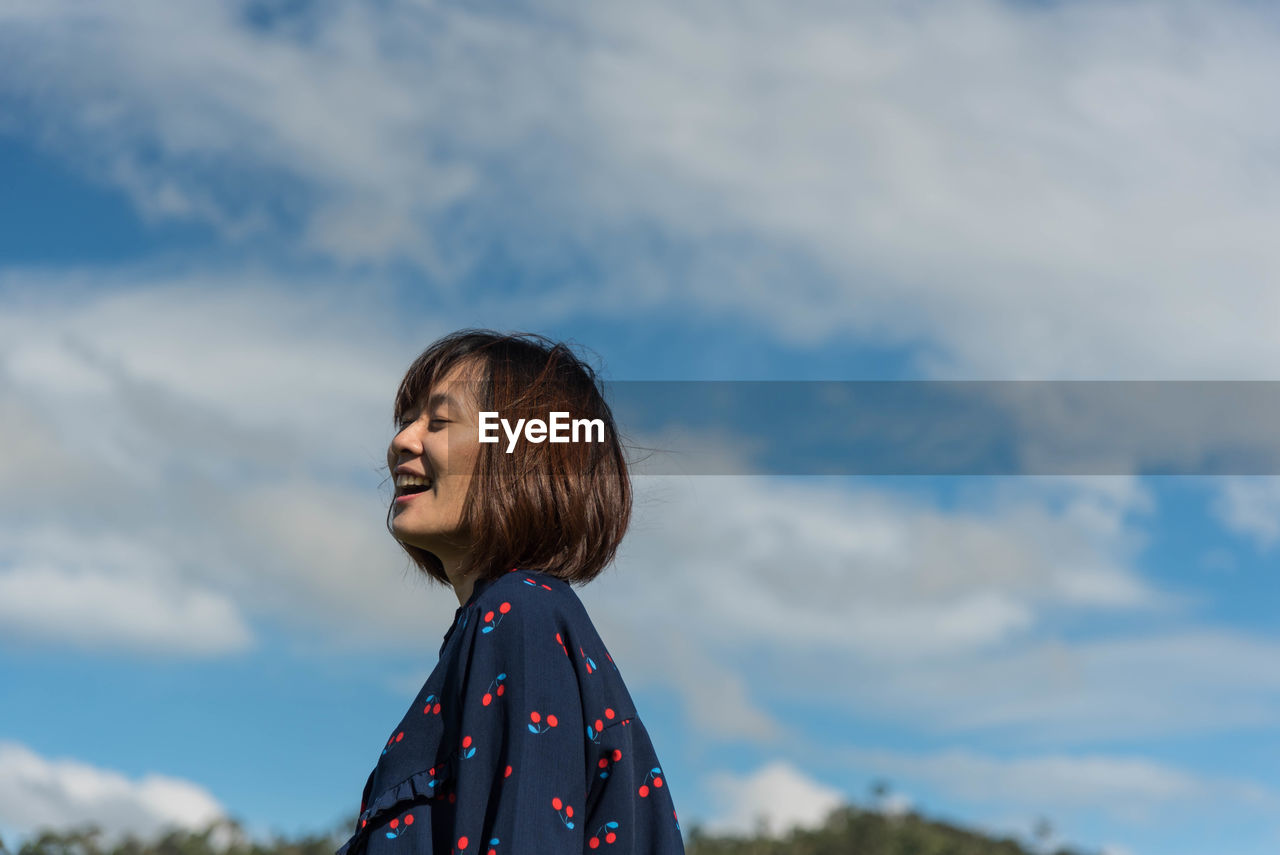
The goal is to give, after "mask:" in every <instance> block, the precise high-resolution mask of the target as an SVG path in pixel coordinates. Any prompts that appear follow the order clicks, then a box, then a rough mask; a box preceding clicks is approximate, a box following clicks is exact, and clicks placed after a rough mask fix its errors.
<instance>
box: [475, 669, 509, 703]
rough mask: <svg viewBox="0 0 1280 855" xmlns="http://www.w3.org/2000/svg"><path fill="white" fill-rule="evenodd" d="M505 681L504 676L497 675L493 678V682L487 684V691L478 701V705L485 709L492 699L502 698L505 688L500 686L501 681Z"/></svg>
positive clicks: (505, 677)
mask: <svg viewBox="0 0 1280 855" xmlns="http://www.w3.org/2000/svg"><path fill="white" fill-rule="evenodd" d="M505 679H507V675H506V674H499V675H498V676H496V677H494V678H493V681H492V682H490V683H489V690H488V691H487V692H485V693H484V697H483V698H481V699H480V703H481V704H483V705H484V706H486V707H487V706H489V704H491V703H493V699H494V698H495V697H499V698H500V697H502V693H503V692H504V691H505V690H506V688H507V687H506V686H504V685H502V681H503V680H505Z"/></svg>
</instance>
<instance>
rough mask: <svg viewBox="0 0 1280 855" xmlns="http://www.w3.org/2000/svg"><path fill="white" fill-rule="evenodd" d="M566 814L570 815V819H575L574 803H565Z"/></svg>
mask: <svg viewBox="0 0 1280 855" xmlns="http://www.w3.org/2000/svg"><path fill="white" fill-rule="evenodd" d="M564 814H565V816H567V817H569V819H573V805H565V806H564Z"/></svg>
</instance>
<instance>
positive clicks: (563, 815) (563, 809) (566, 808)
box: [551, 796, 573, 828]
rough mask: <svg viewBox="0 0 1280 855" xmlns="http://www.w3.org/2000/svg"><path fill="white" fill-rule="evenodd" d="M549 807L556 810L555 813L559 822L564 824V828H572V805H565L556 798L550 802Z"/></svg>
mask: <svg viewBox="0 0 1280 855" xmlns="http://www.w3.org/2000/svg"><path fill="white" fill-rule="evenodd" d="M551 806H552V807H553V808H555V809H556V813H557V814H558V815H559V816H560V821H561V822H563V823H564V827H565V828H573V805H570V804H565V803H564V802H563V801H561V800H560V797H559V796H556V797H555V798H553V799H552V800H551Z"/></svg>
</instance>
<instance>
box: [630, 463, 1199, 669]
mask: <svg viewBox="0 0 1280 855" xmlns="http://www.w3.org/2000/svg"><path fill="white" fill-rule="evenodd" d="M845 483H847V482H845ZM637 486H638V496H639V498H638V502H637V513H636V517H637V520H636V524H635V525H636V528H635V530H634V531H633V533H632V535H631V536H630V537H631V538H632V539H631V540H630V541H628V542H627V543H626V544H624V548H623V554H622V556H621V558H620V562H619V565H620V566H619V570H618V572H617V573H616V574H611V576H610V577H608V578H609V584H611V585H616V586H617V587H618V588H619V589H622V588H625V594H624V593H616V594H613V595H611V596H613V597H615V598H617V599H618V600H620V601H625V602H627V603H629V604H632V605H633V606H634V605H636V604H644V609H643V611H644V612H645V613H659V612H670V611H671V610H672V609H675V610H678V611H682V610H688V614H687V615H682V620H681V623H682V624H689V625H691V626H692V627H693V631H695V632H699V633H705V635H706V636H707V637H708V638H712V637H716V638H723V639H732V640H734V641H735V642H738V643H753V642H755V643H768V644H782V645H784V646H787V647H788V648H791V649H808V650H814V649H821V650H823V651H825V652H828V653H839V654H840V655H854V656H859V657H863V658H873V659H879V658H882V657H889V658H891V659H896V660H910V659H913V658H919V657H929V656H938V655H944V654H945V655H954V654H956V653H958V652H961V651H964V652H971V651H976V650H982V649H989V648H993V647H997V646H999V645H1000V644H1002V643H1004V642H1007V641H1010V640H1012V639H1016V638H1020V637H1023V636H1025V635H1026V634H1027V633H1028V632H1029V631H1030V630H1032V629H1034V627H1035V625H1036V623H1037V620H1038V616H1040V615H1044V614H1048V613H1050V612H1053V611H1070V610H1077V609H1083V610H1096V609H1130V610H1157V611H1158V610H1161V609H1166V608H1169V607H1172V606H1175V605H1176V604H1177V603H1176V601H1174V600H1172V599H1171V598H1168V597H1166V596H1164V595H1162V594H1160V593H1159V592H1158V591H1156V590H1154V589H1152V588H1151V587H1150V586H1148V585H1147V584H1146V583H1145V582H1144V581H1143V580H1142V578H1141V577H1140V576H1139V575H1138V574H1136V573H1135V572H1133V571H1132V570H1131V569H1130V568H1129V566H1128V561H1129V559H1130V557H1131V550H1132V548H1133V544H1132V542H1131V541H1132V537H1131V533H1130V532H1128V531H1127V530H1123V529H1120V528H1117V527H1116V526H1114V525H1113V524H1111V523H1103V522H1102V519H1103V517H1104V516H1107V515H1110V516H1116V515H1119V516H1124V515H1128V514H1131V513H1132V512H1133V509H1132V508H1131V507H1128V506H1123V505H1117V504H1116V503H1115V502H1114V501H1113V500H1112V499H1110V498H1104V499H1103V500H1099V501H1094V502H1092V510H1090V511H1088V512H1087V513H1086V512H1085V511H1084V510H1083V509H1084V508H1085V506H1087V505H1089V504H1090V498H1089V495H1088V493H1087V492H1085V491H1081V492H1080V494H1079V495H1078V496H1077V497H1076V499H1075V501H1074V503H1073V504H1072V505H1071V506H1070V507H1069V508H1068V509H1066V510H1064V511H1061V512H1055V511H1054V510H1053V509H1052V508H1049V507H1047V506H1046V503H1045V502H1043V501H1041V502H1036V501H1035V500H1034V498H1030V497H1029V496H1028V495H1027V494H1024V496H1023V501H1022V502H1021V503H1015V502H1014V501H1012V500H1008V501H1003V502H1002V503H1001V504H1000V506H999V507H995V508H993V509H991V510H989V511H988V510H985V509H981V508H978V509H970V510H965V511H942V510H939V509H937V508H935V507H933V506H932V504H931V503H929V502H927V501H924V500H921V499H913V498H909V497H907V496H906V495H905V494H897V495H895V494H894V493H892V492H888V491H880V490H875V489H861V490H855V489H848V488H847V487H845V486H843V485H842V484H836V483H832V482H814V481H811V480H807V481H805V482H794V481H785V480H782V479H773V478H746V477H727V478H717V477H700V478H696V479H689V480H686V481H678V480H673V481H666V482H664V481H663V479H658V478H654V479H649V478H644V479H637ZM672 590H678V591H680V592H681V597H680V598H679V600H678V601H677V602H672V601H671V600H670V598H669V593H670V591H672ZM619 617H621V616H619Z"/></svg>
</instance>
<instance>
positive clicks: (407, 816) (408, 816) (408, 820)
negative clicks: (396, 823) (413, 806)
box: [404, 813, 413, 825]
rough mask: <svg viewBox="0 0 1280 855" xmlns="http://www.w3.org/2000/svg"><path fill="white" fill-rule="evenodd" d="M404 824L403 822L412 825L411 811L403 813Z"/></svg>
mask: <svg viewBox="0 0 1280 855" xmlns="http://www.w3.org/2000/svg"><path fill="white" fill-rule="evenodd" d="M404 824H405V825H413V814H411V813H406V814H405V815H404Z"/></svg>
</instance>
